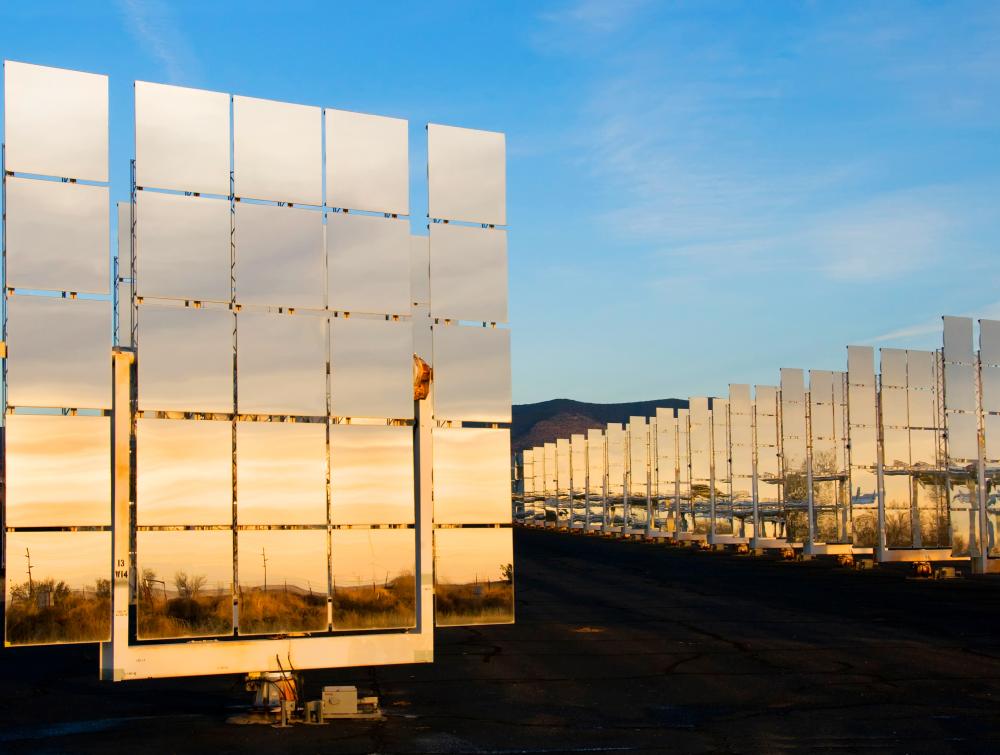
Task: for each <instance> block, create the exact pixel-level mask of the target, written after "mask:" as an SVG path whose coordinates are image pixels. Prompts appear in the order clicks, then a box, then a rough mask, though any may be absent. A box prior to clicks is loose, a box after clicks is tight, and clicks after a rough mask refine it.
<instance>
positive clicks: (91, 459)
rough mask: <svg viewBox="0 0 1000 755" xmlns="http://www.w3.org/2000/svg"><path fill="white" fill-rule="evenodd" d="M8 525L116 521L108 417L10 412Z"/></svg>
mask: <svg viewBox="0 0 1000 755" xmlns="http://www.w3.org/2000/svg"><path fill="white" fill-rule="evenodd" d="M6 420H7V421H6V429H5V436H4V446H5V452H6V461H5V469H6V476H5V484H6V500H5V506H6V519H5V522H6V526H8V527H57V526H61V527H66V526H74V527H84V526H107V525H110V524H111V424H110V421H109V418H108V417H89V416H76V417H72V416H70V417H66V416H60V415H41V414H11V415H9V416H8V417H7V418H6Z"/></svg>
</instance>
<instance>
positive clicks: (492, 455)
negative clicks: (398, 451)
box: [433, 427, 582, 524]
mask: <svg viewBox="0 0 1000 755" xmlns="http://www.w3.org/2000/svg"><path fill="white" fill-rule="evenodd" d="M433 443H434V453H433V468H434V521H435V522H436V523H438V524H501V523H503V522H509V521H510V477H509V473H508V471H509V459H510V430H493V429H489V428H464V427H457V428H449V427H436V428H434V430H433ZM567 471H568V470H567ZM581 482H582V481H581ZM568 486H569V480H568V479H567V480H566V487H567V488H568ZM560 487H561V486H560Z"/></svg>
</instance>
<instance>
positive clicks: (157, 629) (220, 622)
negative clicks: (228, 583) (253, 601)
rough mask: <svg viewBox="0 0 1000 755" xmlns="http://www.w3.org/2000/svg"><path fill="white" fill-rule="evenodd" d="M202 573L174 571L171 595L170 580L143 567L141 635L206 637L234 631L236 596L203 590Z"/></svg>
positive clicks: (147, 636) (157, 637)
mask: <svg viewBox="0 0 1000 755" xmlns="http://www.w3.org/2000/svg"><path fill="white" fill-rule="evenodd" d="M205 581H206V578H205V576H204V575H203V574H193V575H190V576H189V575H188V574H187V573H186V572H181V571H179V572H177V573H176V574H175V575H174V580H173V582H174V590H173V591H172V594H173V595H174V596H175V597H170V594H169V593H168V592H167V583H166V582H165V581H164V580H161V579H157V578H156V572H154V571H153V570H152V569H148V568H147V569H143V570H142V579H141V581H140V582H139V588H138V593H139V596H138V597H139V615H138V627H137V630H138V635H139V637H141V638H143V639H165V638H170V637H206V636H218V635H226V634H232V631H233V598H232V595H231V594H230V593H229V592H223V591H221V590H219V591H217V592H216V593H214V594H206V593H205V592H204V586H205Z"/></svg>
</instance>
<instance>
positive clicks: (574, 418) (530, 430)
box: [511, 398, 688, 451]
mask: <svg viewBox="0 0 1000 755" xmlns="http://www.w3.org/2000/svg"><path fill="white" fill-rule="evenodd" d="M687 405H688V402H687V400H686V399H678V398H664V399H654V400H651V401H628V402H625V403H622V404H590V403H587V402H585V401H573V400H572V399H568V398H556V399H551V400H550V401H540V402H538V403H537V404H515V405H514V423H513V425H512V427H511V445H512V446H513V449H514V450H515V451H520V450H522V449H525V448H531V447H532V446H538V445H541V444H542V443H546V442H551V441H553V440H555V439H556V438H568V437H569V436H570V435H571V434H572V433H584V432H586V431H587V430H588V429H590V428H602V427H604V426H605V425H607V424H608V423H609V422H621V423H625V422H627V421H628V418H629V417H630V416H643V417H651V416H653V415H654V414H656V409H657V407H661V408H671V409H676V408H682V409H684V408H687Z"/></svg>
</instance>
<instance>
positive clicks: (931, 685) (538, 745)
mask: <svg viewBox="0 0 1000 755" xmlns="http://www.w3.org/2000/svg"><path fill="white" fill-rule="evenodd" d="M515 547H516V551H517V553H516V557H515V565H516V569H517V572H516V577H515V579H516V592H517V624H516V625H514V626H500V627H480V628H455V629H447V630H439V631H438V639H437V650H436V661H435V663H434V664H432V665H422V666H397V667H381V668H359V669H351V670H338V671H314V672H307V674H306V684H307V690H306V696H307V697H312V698H314V697H318V696H319V690H320V688H321V687H322V686H323V685H325V684H343V683H353V684H357V685H358V686H359V688H360V689H361V691H362V692H369V693H374V694H377V695H378V696H379V697H380V699H381V702H382V706H383V709H384V711H385V713H386V719H385V720H384V721H378V722H374V721H348V722H337V723H331V724H328V725H326V726H322V727H308V726H301V725H300V726H295V727H293V728H291V729H285V730H277V729H272V728H269V727H265V726H242V727H239V726H232V725H228V724H226V723H225V718H226V716H227V715H228V714H229V713H231V712H233V711H232V709H233V707H234V706H238V705H240V704H242V703H244V702H245V701H246V699H247V698H246V694H245V693H244V692H242V678H241V677H236V676H229V677H212V678H195V679H171V680H158V681H142V682H129V683H127V684H118V685H111V684H104V683H101V682H99V681H97V650H96V648H94V647H91V646H77V647H62V648H19V649H5V650H3V651H0V751H4V752H11V753H19V752H31V753H50V752H53V753H55V752H100V753H107V752H108V751H111V752H118V751H130V752H135V751H140V750H141V749H143V748H145V749H147V750H149V751H152V752H211V753H228V752H246V751H249V750H253V751H261V752H265V751H266V752H329V753H340V752H343V753H368V752H386V753H388V752H399V753H421V752H430V753H451V752H471V753H540V752H663V751H680V752H783V751H789V752H790V751H801V750H818V751H838V752H844V751H847V752H863V751H878V752H890V751H898V752H933V753H947V752H955V753H976V752H984V753H986V752H991V753H995V752H998V751H1000V579H998V578H994V577H990V578H965V579H958V580H949V581H929V580H928V581H923V580H915V579H911V578H909V577H908V571H907V570H906V568H905V567H898V568H897V567H893V568H887V567H883V568H880V569H878V570H875V571H868V572H857V571H854V570H850V569H845V568H842V567H837V566H835V565H834V564H833V563H832V562H828V561H811V562H804V563H794V562H789V563H786V562H781V561H775V560H770V559H753V558H750V557H748V556H736V555H732V554H722V553H709V552H698V551H695V550H692V549H684V548H678V547H669V546H665V545H662V544H652V543H649V544H647V543H629V542H622V541H614V540H604V539H599V538H593V537H583V536H578V535H577V536H570V535H568V534H564V533H555V532H546V531H537V530H530V531H529V530H518V531H517V532H516V534H515Z"/></svg>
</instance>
